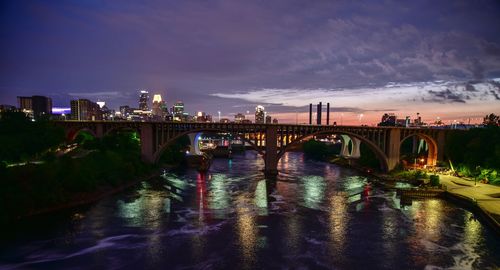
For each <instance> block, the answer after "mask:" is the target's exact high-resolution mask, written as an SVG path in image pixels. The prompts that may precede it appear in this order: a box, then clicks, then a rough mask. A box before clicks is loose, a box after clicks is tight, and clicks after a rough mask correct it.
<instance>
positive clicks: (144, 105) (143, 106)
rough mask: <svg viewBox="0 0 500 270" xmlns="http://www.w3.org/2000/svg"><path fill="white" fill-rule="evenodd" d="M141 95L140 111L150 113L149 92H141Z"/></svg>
mask: <svg viewBox="0 0 500 270" xmlns="http://www.w3.org/2000/svg"><path fill="white" fill-rule="evenodd" d="M140 93H141V94H140V95H139V109H140V110H142V111H149V106H148V102H149V92H148V91H146V90H141V92H140Z"/></svg>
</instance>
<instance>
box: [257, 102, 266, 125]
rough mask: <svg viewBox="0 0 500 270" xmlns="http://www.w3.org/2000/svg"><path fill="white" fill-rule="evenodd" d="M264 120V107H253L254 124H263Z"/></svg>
mask: <svg viewBox="0 0 500 270" xmlns="http://www.w3.org/2000/svg"><path fill="white" fill-rule="evenodd" d="M265 120H266V118H265V110H264V106H261V105H259V106H257V107H255V124H264V122H265Z"/></svg>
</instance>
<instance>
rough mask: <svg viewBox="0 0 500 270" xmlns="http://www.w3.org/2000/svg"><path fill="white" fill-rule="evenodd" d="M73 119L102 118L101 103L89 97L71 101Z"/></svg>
mask: <svg viewBox="0 0 500 270" xmlns="http://www.w3.org/2000/svg"><path fill="white" fill-rule="evenodd" d="M70 103H71V120H80V121H82V120H84V121H96V120H102V111H101V108H100V107H99V105H98V104H97V103H95V102H92V101H90V100H88V99H77V100H72V101H71V102H70Z"/></svg>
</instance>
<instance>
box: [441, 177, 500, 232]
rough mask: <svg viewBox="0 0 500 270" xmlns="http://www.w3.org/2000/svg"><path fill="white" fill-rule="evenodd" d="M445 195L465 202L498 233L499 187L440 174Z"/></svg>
mask: <svg viewBox="0 0 500 270" xmlns="http://www.w3.org/2000/svg"><path fill="white" fill-rule="evenodd" d="M439 178H440V182H441V184H442V185H443V186H444V189H445V190H446V194H447V197H448V198H449V199H452V200H455V201H461V202H463V203H466V204H467V206H469V207H471V208H472V209H473V210H474V209H475V210H478V211H477V212H479V214H481V215H482V216H483V217H485V219H486V221H487V222H488V223H490V224H491V225H492V226H493V227H494V228H495V230H496V231H497V233H499V234H500V187H498V186H493V185H489V184H483V183H474V182H472V181H467V180H464V179H462V178H459V177H456V176H451V175H440V176H439Z"/></svg>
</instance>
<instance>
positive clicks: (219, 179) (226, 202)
mask: <svg viewBox="0 0 500 270" xmlns="http://www.w3.org/2000/svg"><path fill="white" fill-rule="evenodd" d="M208 207H209V208H210V209H212V210H227V209H229V208H230V207H231V196H230V194H229V192H228V178H227V177H226V176H225V175H224V174H213V175H212V179H211V180H210V182H209V194H208ZM225 214H226V213H225V211H215V216H216V217H217V218H224V216H225Z"/></svg>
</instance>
